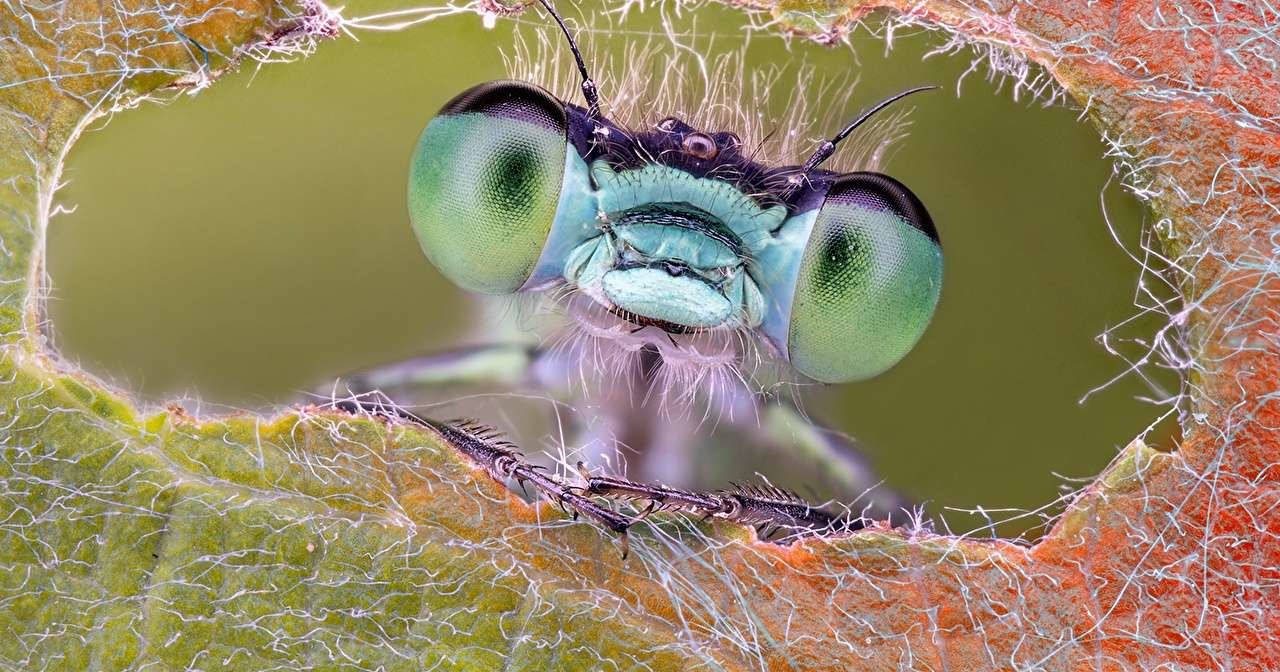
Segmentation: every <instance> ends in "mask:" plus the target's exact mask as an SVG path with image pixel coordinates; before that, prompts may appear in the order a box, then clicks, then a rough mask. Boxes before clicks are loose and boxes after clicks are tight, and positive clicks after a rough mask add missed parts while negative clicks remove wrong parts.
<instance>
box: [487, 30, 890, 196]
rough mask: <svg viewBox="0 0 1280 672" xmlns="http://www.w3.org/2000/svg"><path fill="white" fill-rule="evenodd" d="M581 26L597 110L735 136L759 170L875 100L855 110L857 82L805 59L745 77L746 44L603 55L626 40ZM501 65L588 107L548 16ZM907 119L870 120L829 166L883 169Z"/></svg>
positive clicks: (794, 158) (705, 43)
mask: <svg viewBox="0 0 1280 672" xmlns="http://www.w3.org/2000/svg"><path fill="white" fill-rule="evenodd" d="M578 23H579V28H577V29H576V30H575V35H576V36H580V37H577V38H576V39H578V42H579V45H578V46H579V48H580V49H581V50H582V52H583V58H584V60H585V61H586V64H587V69H588V71H589V72H590V73H591V76H592V78H593V79H595V81H596V85H597V88H598V90H599V91H600V104H601V111H602V112H603V114H604V115H605V116H607V117H608V118H609V119H611V120H612V121H614V122H615V123H617V124H619V125H620V126H622V127H624V128H627V129H632V130H640V129H644V128H649V127H652V126H653V125H654V124H656V123H657V122H659V121H661V120H662V119H664V118H666V117H677V118H679V119H681V120H682V121H684V122H685V123H687V124H689V125H690V126H693V127H694V128H697V129H699V130H702V131H707V132H715V131H732V132H734V133H737V134H738V136H739V137H740V138H741V139H742V142H743V149H742V153H743V154H744V155H746V156H749V157H752V158H754V160H756V161H757V162H759V163H764V164H768V165H772V166H785V165H797V164H801V163H803V162H804V161H805V159H807V158H808V157H809V155H810V154H811V153H812V152H813V151H814V149H816V148H817V146H818V143H820V142H821V141H822V140H824V139H827V138H830V137H832V136H834V135H835V134H836V133H837V132H839V131H840V130H841V129H843V128H844V126H845V125H846V124H848V123H849V122H850V121H852V120H853V118H854V117H855V116H856V115H857V112H858V109H859V108H861V107H867V106H869V105H871V104H872V103H873V102H874V101H865V103H864V104H863V105H862V106H859V108H853V107H851V104H852V99H853V92H854V89H855V84H856V79H851V78H850V77H848V76H844V77H825V78H824V77H818V76H817V75H816V73H815V68H814V67H813V66H812V65H809V64H805V63H803V62H801V63H800V64H791V63H788V64H782V65H778V64H774V65H770V66H768V67H764V68H754V69H752V70H751V71H750V72H748V71H747V66H746V61H747V53H748V51H749V50H750V43H749V42H745V43H742V42H741V41H740V43H741V45H742V46H740V47H738V48H735V49H732V50H727V51H726V50H716V49H714V45H713V44H712V40H711V39H710V38H709V37H704V38H703V39H700V40H699V39H697V38H676V37H672V36H668V37H664V38H655V37H652V36H646V37H644V38H642V39H641V41H637V42H631V43H629V44H627V45H626V47H625V50H624V52H623V54H622V56H621V57H620V58H615V57H614V56H613V55H612V54H609V53H608V52H606V50H605V48H604V47H605V43H604V40H612V41H616V40H620V39H627V35H626V33H625V32H622V33H621V34H620V35H612V36H611V32H612V31H608V30H597V29H593V28H591V27H589V26H587V25H586V24H585V23H583V22H581V21H579V22H578ZM571 30H573V29H572V28H571ZM594 38H599V39H594ZM679 40H688V41H687V42H683V41H679ZM695 40H696V41H697V42H698V43H697V44H695V43H694V42H695ZM797 60H798V59H797ZM503 61H504V62H505V64H506V67H507V72H508V76H509V77H510V78H512V79H516V80H521V81H525V82H529V83H532V84H537V85H538V86H541V87H542V88H544V89H546V90H547V91H550V92H551V93H552V94H553V95H555V96H557V97H558V98H560V99H561V100H564V101H567V102H570V103H574V104H578V105H583V104H584V102H583V100H582V88H581V84H582V79H581V76H580V74H579V73H578V69H577V65H576V63H575V62H574V59H573V55H572V52H570V50H569V45H568V42H567V41H566V40H565V39H564V35H563V34H562V33H561V32H560V30H559V28H558V27H556V26H555V24H554V23H551V22H550V19H548V20H547V25H534V26H528V25H525V26H522V27H521V28H520V29H518V30H517V31H516V33H515V37H514V40H513V43H512V45H511V47H510V48H509V49H508V50H506V51H504V53H503ZM779 99H781V102H779ZM775 107H781V109H782V110H783V112H782V114H780V115H776V114H774V113H773V112H772V109H774V108H775ZM906 116H907V115H906V112H905V111H902V110H899V111H896V112H893V113H889V114H884V115H882V116H880V117H879V118H877V119H875V120H874V121H871V122H868V123H867V124H866V125H864V126H863V127H862V128H860V129H859V131H858V133H856V134H855V135H853V136H852V137H850V138H849V139H848V140H846V141H845V142H844V143H842V144H841V145H840V149H839V151H837V152H836V153H835V154H834V155H833V156H832V157H831V158H830V159H829V160H827V161H826V162H825V163H824V164H823V168H825V169H828V170H834V171H837V172H850V171H855V170H877V169H879V166H881V165H882V164H883V163H884V161H885V158H886V156H887V153H888V151H889V150H890V148H891V146H892V145H893V144H894V143H896V142H897V141H898V140H900V139H902V138H903V137H904V136H905V135H906V130H907V126H908V125H909V124H908V122H907V121H906Z"/></svg>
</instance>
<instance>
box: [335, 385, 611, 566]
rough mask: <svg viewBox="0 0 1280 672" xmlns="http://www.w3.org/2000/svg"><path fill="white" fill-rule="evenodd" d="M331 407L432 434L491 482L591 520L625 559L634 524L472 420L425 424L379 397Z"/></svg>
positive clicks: (368, 395) (343, 401)
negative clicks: (532, 493)
mask: <svg viewBox="0 0 1280 672" xmlns="http://www.w3.org/2000/svg"><path fill="white" fill-rule="evenodd" d="M333 406H334V408H337V409H339V410H343V411H347V412H348V413H369V414H372V415H377V416H381V417H384V418H391V419H395V420H402V421H405V422H409V423H411V424H415V425H419V426H421V427H427V428H430V429H433V430H435V431H436V432H438V433H439V434H440V435H442V436H443V437H444V438H445V440H447V441H448V442H449V443H450V444H451V445H452V446H454V447H456V448H457V449H458V450H460V451H462V453H463V454H465V455H466V456H467V457H469V458H471V460H473V461H474V462H476V463H477V464H479V465H480V467H481V468H483V469H484V470H485V472H487V473H488V474H489V475H490V476H491V477H493V479H494V480H496V481H499V482H501V483H505V482H506V481H507V479H515V480H516V482H518V483H520V484H521V485H524V484H525V483H530V484H532V485H533V487H534V489H535V490H537V491H538V492H540V493H542V494H543V495H545V496H546V497H548V498H550V499H551V500H552V501H554V502H556V503H557V504H560V505H561V506H563V507H567V508H568V509H571V510H573V511H575V512H577V513H580V514H582V515H584V516H587V517H589V518H593V519H595V520H596V521H597V522H599V523H600V524H602V525H604V526H605V527H607V528H609V529H610V530H612V531H613V532H616V533H617V534H618V535H619V536H620V537H621V539H622V557H623V559H626V557H627V553H628V551H629V549H630V545H629V543H628V539H627V529H628V528H630V527H631V524H632V523H633V522H634V521H633V520H632V519H631V518H630V517H628V516H625V515H623V514H620V513H618V512H616V511H613V510H612V509H609V508H607V507H604V506H601V505H599V504H597V503H596V502H595V501H593V500H591V499H590V498H588V497H584V496H583V495H582V494H580V493H579V492H578V490H577V489H575V488H573V487H571V486H568V485H565V484H564V483H561V482H560V481H559V479H557V478H556V477H555V476H552V475H551V474H549V473H547V472H546V470H545V469H544V468H543V467H541V466H539V465H536V464H533V463H531V462H529V461H528V460H526V459H525V457H524V455H522V454H521V453H520V451H519V449H518V448H517V447H516V446H515V445H514V444H512V443H511V442H509V441H506V440H504V439H502V438H501V437H500V436H499V435H498V432H497V430H494V429H493V428H491V427H487V426H485V425H482V424H480V423H477V422H475V421H471V420H460V421H454V422H439V421H435V420H428V419H426V418H423V417H422V416H419V415H417V414H415V413H412V412H410V411H407V410H405V409H403V408H400V407H399V406H396V405H395V404H393V403H390V402H389V401H388V400H387V399H386V398H385V397H384V396H382V395H381V394H367V395H361V396H358V397H356V398H354V399H343V400H339V401H336V402H334V404H333Z"/></svg>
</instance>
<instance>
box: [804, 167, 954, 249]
mask: <svg viewBox="0 0 1280 672" xmlns="http://www.w3.org/2000/svg"><path fill="white" fill-rule="evenodd" d="M826 203H831V204H835V205H851V206H854V207H859V208H864V209H867V210H880V211H885V210H887V211H889V212H892V213H894V214H895V215H897V216H898V217H900V218H901V219H902V220H903V221H905V222H906V223H907V224H910V225H911V226H912V227H914V228H915V229H917V230H919V231H920V232H921V233H923V234H925V235H926V236H928V237H929V239H930V240H932V241H933V242H935V243H938V244H939V245H941V242H940V241H939V240H938V230H937V229H936V228H934V226H933V218H932V217H930V216H929V211H928V210H925V207H924V204H923V203H921V202H920V199H919V198H917V197H916V195H915V194H913V193H911V190H910V189H908V188H907V187H906V186H905V185H903V184H902V183H901V182H899V181H897V180H895V179H893V178H892V177H889V176H888V175H883V174H881V173H871V172H860V173H849V174H848V175H843V176H841V177H840V178H839V179H838V180H836V182H835V184H832V185H831V188H830V189H829V190H828V191H827V198H826Z"/></svg>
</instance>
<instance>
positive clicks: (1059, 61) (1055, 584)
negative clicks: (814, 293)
mask: <svg viewBox="0 0 1280 672" xmlns="http://www.w3.org/2000/svg"><path fill="white" fill-rule="evenodd" d="M880 7H889V8H890V9H891V10H893V11H895V12H897V14H894V15H893V18H891V19H890V20H891V21H892V22H894V25H902V24H920V25H927V26H936V27H940V28H942V29H944V30H947V31H949V32H950V33H951V34H952V35H954V36H955V38H954V39H955V40H956V41H957V42H956V43H957V44H970V43H971V44H973V45H976V46H977V48H979V49H989V50H994V51H991V52H990V53H991V54H993V56H992V63H993V67H996V68H998V69H1002V70H1004V71H1007V72H1013V73H1015V74H1017V75H1019V76H1021V73H1022V72H1023V70H1021V69H1020V61H1019V60H1018V59H1019V58H1025V59H1029V60H1031V61H1033V62H1035V63H1038V64H1039V65H1040V66H1042V67H1044V68H1045V69H1046V70H1047V72H1048V73H1049V74H1050V75H1051V76H1052V78H1053V80H1054V81H1055V82H1056V83H1057V85H1059V86H1062V87H1064V88H1065V89H1066V91H1067V92H1069V93H1070V94H1071V95H1072V96H1073V97H1074V98H1075V99H1076V100H1078V101H1081V102H1082V103H1084V104H1087V107H1088V109H1089V114H1090V116H1091V118H1092V119H1093V121H1094V123H1095V124H1096V125H1097V126H1098V127H1099V129H1100V130H1101V132H1102V133H1103V134H1104V136H1105V137H1106V138H1108V139H1109V141H1110V142H1111V144H1112V146H1113V152H1112V153H1113V155H1114V156H1115V158H1116V160H1117V164H1118V165H1119V166H1120V169H1121V174H1122V175H1123V176H1124V177H1125V179H1126V181H1127V183H1128V184H1129V185H1130V187H1131V188H1133V189H1134V190H1135V191H1137V192H1138V193H1140V194H1141V195H1144V196H1146V197H1148V198H1150V200H1151V203H1152V207H1153V208H1154V209H1155V211H1156V213H1157V214H1158V216H1159V217H1160V218H1161V219H1160V221H1159V222H1158V223H1157V225H1156V228H1157V231H1158V232H1159V233H1160V235H1161V236H1162V238H1163V240H1164V244H1165V249H1166V251H1167V252H1168V254H1169V255H1170V256H1171V258H1172V268H1173V269H1174V272H1181V273H1182V275H1181V276H1180V277H1179V281H1180V284H1181V287H1182V289H1183V292H1184V300H1185V308H1184V309H1180V310H1179V311H1177V312H1175V315H1174V318H1175V320H1176V321H1175V323H1174V324H1173V326H1172V328H1171V329H1170V331H1169V333H1168V334H1166V335H1165V336H1166V340H1165V341H1163V342H1164V343H1166V344H1168V343H1175V344H1180V345H1182V346H1185V347H1186V349H1187V351H1188V353H1189V357H1188V358H1187V360H1186V361H1187V362H1188V368H1189V370H1190V371H1189V373H1190V383H1191V387H1190V390H1191V391H1190V393H1189V395H1190V396H1189V399H1188V404H1189V409H1190V413H1189V414H1188V415H1187V418H1186V420H1185V422H1184V431H1185V434H1186V439H1185V441H1184V444H1183V445H1182V447H1181V448H1180V449H1179V450H1178V451H1177V452H1176V453H1173V454H1163V453H1157V452H1155V451H1153V450H1151V449H1149V448H1147V447H1145V446H1143V445H1142V444H1141V443H1140V442H1135V443H1134V444H1133V445H1131V446H1129V447H1128V448H1126V449H1125V450H1123V451H1122V452H1121V453H1120V455H1119V456H1117V458H1116V460H1115V461H1114V462H1113V464H1112V465H1110V466H1109V467H1108V469H1107V470H1106V471H1105V472H1104V473H1103V474H1102V475H1101V476H1100V477H1099V478H1098V480H1097V481H1096V482H1094V483H1093V484H1091V485H1090V486H1089V487H1087V488H1086V489H1085V490H1084V491H1082V493H1080V495H1079V496H1078V497H1077V498H1076V500H1075V501H1074V502H1073V503H1072V504H1071V506H1070V508H1069V510H1068V511H1067V512H1066V513H1065V514H1064V515H1063V516H1062V517H1061V518H1060V520H1059V521H1058V523H1057V525H1056V526H1055V527H1054V529H1053V530H1052V532H1051V533H1050V534H1048V535H1047V536H1046V537H1045V538H1044V539H1043V540H1042V541H1041V542H1040V543H1038V544H1037V545H1036V546H1034V547H1031V548H1026V547H1021V546H1017V545H1014V544H1012V543H1006V542H1002V541H995V540H990V541H988V540H973V539H962V538H954V537H947V536H939V535H934V534H931V533H928V532H926V531H922V530H893V531H889V530H869V531H864V532H860V533H857V534H854V535H852V536H850V537H847V538H843V539H834V540H813V541H809V542H805V543H802V544H798V545H795V546H792V547H787V548H783V547H778V546H773V545H770V544H765V543H760V542H757V541H755V540H754V539H753V537H752V536H751V535H750V533H749V531H747V530H743V529H741V528H737V527H734V526H731V525H720V526H717V527H715V528H710V527H699V526H697V525H695V524H693V523H691V522H689V521H688V520H686V519H683V518H681V517H679V516H673V515H666V514H658V515H655V516H653V517H652V519H651V520H652V523H646V524H645V525H642V526H640V527H642V528H643V529H640V530H638V531H637V532H636V534H635V539H634V540H633V549H634V550H633V557H632V558H631V559H629V560H627V561H625V562H624V561H622V560H621V559H620V558H619V554H618V552H617V549H616V548H615V547H614V545H613V544H612V543H611V540H610V537H609V535H607V534H605V533H604V532H603V531H601V530H600V529H598V528H597V527H595V526H593V525H590V524H585V523H575V522H573V521H570V520H567V519H566V518H565V517H564V516H563V515H562V514H561V513H559V512H558V511H557V510H556V509H553V508H551V507H549V506H546V505H544V506H540V507H532V506H529V505H526V504H524V503H523V502H521V501H520V500H518V499H517V498H515V497H514V496H512V495H511V494H510V493H508V492H506V491H505V490H504V489H503V488H502V487H501V486H499V485H498V484H496V483H494V482H492V481H491V480H489V479H488V478H487V477H486V476H484V475H483V473H482V472H479V471H478V470H477V469H475V468H474V466H472V465H471V464H469V463H468V462H467V461H466V459H465V458H463V457H461V456H460V455H459V453H458V452H457V451H456V450H454V449H453V448H452V447H451V446H449V445H447V444H445V443H444V442H443V441H442V440H441V438H440V437H439V436H436V435H434V434H431V433H429V432H427V431H425V430H422V429H420V428H416V427H412V426H406V425H393V426H388V425H386V424H384V423H383V422H381V421H377V420H372V419H369V418H358V417H351V416H347V415H344V414H341V413H337V412H321V411H317V410H315V409H301V410H293V411H289V412H284V413H282V414H281V415H279V416H277V417H274V418H262V417H253V416H248V415H245V416H237V417H229V418H193V417H189V416H187V415H186V414H185V413H183V412H182V411H181V410H180V409H177V408H167V409H155V410H146V409H142V408H139V407H138V406H137V403H136V402H135V401H133V400H131V399H130V398H128V397H127V396H125V395H123V394H119V393H116V392H113V391H111V390H109V389H108V388H107V387H106V386H105V385H103V384H102V383H101V382H99V381H96V380H94V379H92V378H91V377H90V376H88V375H86V374H84V373H83V372H80V371H78V370H77V369H76V368H75V367H74V366H72V365H71V364H69V363H67V362H64V361H62V360H61V359H60V358H59V357H58V355H57V354H56V353H54V352H52V351H50V350H49V349H48V348H47V347H46V344H45V342H44V340H43V336H42V331H41V329H42V326H43V323H44V319H45V318H44V314H43V310H42V296H43V295H42V291H43V284H42V282H43V277H42V268H43V253H44V247H43V241H44V233H45V226H46V224H47V222H48V217H49V214H50V213H49V209H50V207H51V205H50V204H51V202H52V198H51V197H52V192H53V190H54V189H55V188H56V186H57V183H58V177H59V171H60V169H61V161H62V158H63V157H64V156H65V154H66V151H67V149H68V148H69V147H70V145H71V143H72V142H74V140H75V137H76V135H77V134H78V133H79V131H80V130H81V129H83V128H84V127H85V125H86V124H88V123H89V122H90V121H92V120H94V119H95V118H98V117H100V116H101V115H102V114H104V113H106V112H109V111H113V110H116V109H122V108H125V107H128V106H130V105H133V104H135V103H136V102H138V101H139V100H140V99H141V98H142V97H143V96H149V95H156V94H159V93H163V92H165V91H169V92H177V91H183V90H188V89H192V88H199V87H202V86H204V85H206V84H207V83H208V82H209V81H210V79H211V78H212V77H213V76H215V75H216V74H217V73H218V72H219V71H221V70H222V69H225V68H227V67H233V66H234V65H235V64H236V63H237V62H238V61H239V60H240V59H242V58H244V57H245V56H246V55H257V56H259V57H268V58H269V57H271V56H272V55H273V54H277V53H285V54H288V53H292V52H297V51H306V50H307V49H309V48H310V47H311V46H312V43H313V41H314V40H316V39H318V38H321V37H328V36H334V35H336V34H337V32H338V29H339V27H340V26H341V20H340V19H339V17H337V15H336V14H334V13H332V12H330V11H329V10H328V9H327V8H325V7H323V6H321V5H318V4H315V3H314V2H313V1H310V0H308V1H307V2H305V4H302V5H276V4H269V3H258V2H253V1H251V0H231V1H230V2H214V3H203V2H202V3H193V4H190V5H188V6H177V5H166V4H156V3H150V4H148V3H142V2H138V1H137V0H117V2H115V3H111V4H99V3H88V2H83V1H82V0H62V2H57V3H53V4H48V5H36V4H12V3H10V4H6V5H3V6H0V26H2V27H3V30H0V54H2V57H0V112H2V114H0V138H3V144H0V242H2V243H3V246H2V247H0V334H3V336H0V344H2V345H0V348H2V349H0V380H3V381H5V382H3V383H2V384H0V534H3V539H4V541H3V543H0V566H2V567H3V568H4V570H5V571H4V572H3V573H2V574H0V627H3V630H4V632H6V634H7V636H6V637H3V638H0V665H3V666H4V667H6V668H14V669H85V668H93V669H132V668H151V669H212V668H216V669H264V668H275V669H348V668H349V669H387V670H393V669H405V670H408V669H413V670H418V669H433V668H436V669H464V670H465V669H476V670H489V669H496V668H498V667H500V666H504V665H505V666H506V667H509V668H513V669H567V670H579V669H656V670H671V669H841V670H843V669H871V670H892V669H904V668H906V669H964V670H969V669H1037V670H1039V669H1053V670H1060V669H1079V668H1089V669H1117V670H1119V669H1155V668H1160V667H1165V668H1173V667H1177V668H1178V669H1225V668H1231V669H1265V668H1273V667H1276V666H1277V665H1280V644H1277V642H1276V639H1275V633H1276V632H1277V631H1280V604H1277V602H1278V601H1280V597H1278V595H1280V591H1277V590H1276V582H1277V581H1278V580H1280V570H1278V569H1277V567H1278V566H1280V543H1277V539H1276V535H1277V533H1280V488H1277V485H1276V479H1277V477H1278V476H1280V472H1277V470H1276V469H1275V468H1274V466H1273V465H1275V464H1277V463H1280V440H1278V439H1277V434H1276V430H1275V428H1276V427H1277V426H1280V408H1278V407H1277V397H1276V395H1275V393H1274V391H1275V390H1276V389H1277V388H1278V384H1277V383H1278V382H1280V360H1278V358H1277V352H1276V351H1277V346H1278V345H1280V343H1277V338H1276V333H1277V329H1276V323H1275V319H1276V303H1277V292H1278V291H1280V281H1278V280H1277V266H1276V265H1275V262H1274V259H1275V256H1276V249H1275V246H1274V242H1273V241H1274V240H1275V235H1276V228H1277V227H1276V225H1277V223H1280V210H1278V209H1277V207H1276V205H1275V203H1273V202H1272V201H1271V200H1270V198H1271V197H1272V195H1273V194H1275V193H1277V182H1278V178H1277V172H1278V166H1280V139H1278V137H1277V136H1278V134H1280V117H1278V115H1277V108H1280V93H1278V90H1280V82H1277V80H1276V78H1275V75H1274V73H1275V70H1274V64H1275V63H1276V62H1280V54H1278V53H1277V46H1276V45H1277V42H1276V40H1275V35H1276V28H1277V23H1276V22H1277V19H1276V16H1275V15H1274V13H1271V14H1265V13H1264V8H1263V7H1261V6H1250V5H1246V4H1239V5H1232V6H1230V7H1225V8H1216V9H1215V8H1213V7H1211V6H1209V5H1205V4H1198V5H1191V4H1168V5H1159V6H1156V5H1145V6H1141V7H1138V6H1134V5H1119V4H1115V5H1108V4H1104V3H1094V4H1088V3H1085V2H1081V1H1075V0H1056V1H1055V2H1049V3H1039V4H1036V5H1027V4H1008V5H1002V4H999V3H997V4H995V5H992V4H984V5H981V6H970V5H966V4H962V3H956V2H941V1H930V2H925V3H923V4H920V3H906V2H901V3H898V2H890V1H888V0H885V1H884V2H867V3H848V4H841V3H821V4H819V3H811V2H810V0H789V1H787V2H782V3H779V4H778V5H777V6H776V7H774V8H772V10H771V11H773V13H774V18H776V19H777V20H778V22H779V25H781V26H782V27H783V28H787V29H792V30H796V31H798V32H802V33H806V34H810V35H812V36H815V37H819V38H824V39H837V38H839V37H840V36H841V35H842V34H843V33H844V32H845V31H847V30H849V29H850V27H851V26H853V25H854V24H855V23H856V22H858V21H860V20H861V18H862V17H863V16H864V15H865V14H866V13H867V12H868V11H870V10H872V9H876V8H880ZM993 7H995V8H997V9H993ZM1082 271H1085V272H1087V269H1082ZM157 319H163V315H162V313H157ZM1033 443H1034V442H1033V441H1029V444H1033Z"/></svg>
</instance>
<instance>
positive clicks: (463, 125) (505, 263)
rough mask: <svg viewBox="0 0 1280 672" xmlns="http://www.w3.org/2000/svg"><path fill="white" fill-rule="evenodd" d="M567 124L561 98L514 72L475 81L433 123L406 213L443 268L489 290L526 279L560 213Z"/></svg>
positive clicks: (421, 145)
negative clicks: (509, 77) (510, 77)
mask: <svg viewBox="0 0 1280 672" xmlns="http://www.w3.org/2000/svg"><path fill="white" fill-rule="evenodd" d="M567 129H568V123H567V119H566V114H565V109H564V104H563V103H562V102H560V101H559V100H557V99H556V98H555V97H554V96H552V95H551V94H549V93H547V92H546V91H544V90H543V89H541V88H538V87H536V86H532V85H530V84H524V83H522V82H511V81H501V82H489V83H486V84H481V85H479V86H476V87H473V88H471V89H468V90H467V91H465V92H463V93H462V94H461V95H459V96H458V97H456V98H454V99H453V100H452V101H450V102H449V103H448V104H447V105H445V106H444V108H443V109H441V110H440V113H439V114H437V115H436V116H435V118H433V119H432V120H431V122H430V123H429V124H427V128H426V129H425V130H424V131H423V132H422V138H421V139H420V140H419V141H418V147H417V149H415V150H414V153H413V160H412V163H411V165H410V168H409V215H410V218H411V219H412V221H413V231H414V233H415V234H416V235H417V237H418V243H419V244H420V245H421V246H422V251H423V252H424V253H426V255H427V258H428V259H430V260H431V263H433V264H435V266H436V268H439V269H440V272H441V273H443V274H444V275H445V276H446V277H448V278H449V279H450V280H452V281H453V282H454V283H455V284H457V285H459V286H461V287H463V288H465V289H469V290H472V291H476V292H483V293H486V294H508V293H511V292H515V291H517V290H518V289H520V287H521V286H523V285H524V283H525V281H526V280H528V279H529V276H530V275H531V274H532V273H533V269H534V267H535V265H536V264H537V262H538V259H539V257H540V255H541V253H542V248H543V246H544V245H545V244H546V241H547V235H548V233H549V232H550V230H551V224H552V222H553V221H554V220H555V216H556V209H557V205H558V203H559V199H560V191H561V183H562V181H563V177H564V170H565V152H566V151H568V135H567V134H568V130H567Z"/></svg>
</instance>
